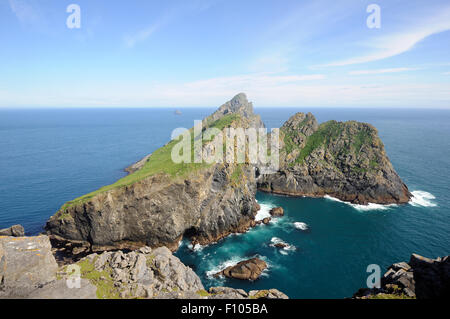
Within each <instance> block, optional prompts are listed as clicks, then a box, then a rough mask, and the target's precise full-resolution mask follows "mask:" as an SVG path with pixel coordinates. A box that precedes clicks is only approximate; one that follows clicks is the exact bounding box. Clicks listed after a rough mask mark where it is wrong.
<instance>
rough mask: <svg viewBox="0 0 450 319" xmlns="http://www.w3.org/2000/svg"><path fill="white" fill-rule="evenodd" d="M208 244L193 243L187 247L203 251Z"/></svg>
mask: <svg viewBox="0 0 450 319" xmlns="http://www.w3.org/2000/svg"><path fill="white" fill-rule="evenodd" d="M206 246H208V245H200V244H195V245H194V246H193V245H192V244H188V245H187V247H188V248H189V249H190V250H192V251H195V252H198V251H201V250H202V249H203V248H205V247H206Z"/></svg>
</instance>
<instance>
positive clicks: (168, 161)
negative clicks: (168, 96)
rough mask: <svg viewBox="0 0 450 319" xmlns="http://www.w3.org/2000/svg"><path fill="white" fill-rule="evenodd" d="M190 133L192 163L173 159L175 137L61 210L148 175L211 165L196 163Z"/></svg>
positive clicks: (225, 123) (218, 124) (226, 123)
mask: <svg viewBox="0 0 450 319" xmlns="http://www.w3.org/2000/svg"><path fill="white" fill-rule="evenodd" d="M240 120H241V116H240V115H239V114H227V115H224V116H223V117H221V118H219V119H218V120H216V121H214V122H213V123H211V124H207V125H206V127H205V128H204V129H206V128H217V129H219V130H223V129H224V128H226V127H230V126H232V125H233V124H234V123H238V122H239V121H240ZM189 133H190V135H191V157H192V163H175V162H173V161H172V158H171V154H172V148H173V147H174V146H175V145H176V143H178V139H177V138H175V139H173V140H171V141H170V142H169V143H167V144H166V145H164V146H162V147H160V148H159V149H157V150H156V151H155V152H153V153H152V155H151V156H150V157H149V158H148V159H147V161H146V162H145V163H144V165H143V166H142V167H141V168H140V169H138V170H137V171H135V172H133V173H131V174H129V175H127V176H125V177H123V178H121V179H119V180H118V181H117V182H115V183H113V184H110V185H107V186H103V187H101V188H99V189H97V190H95V191H93V192H91V193H88V194H86V195H83V196H80V197H78V198H76V199H74V200H71V201H68V202H67V203H65V204H64V205H63V206H62V207H61V208H60V211H64V210H66V209H67V208H69V207H71V206H73V205H78V204H83V203H85V202H87V201H89V200H90V199H91V198H93V197H94V196H95V195H97V194H100V193H104V192H107V191H109V190H111V189H114V188H119V187H126V186H129V185H131V184H134V183H136V182H139V181H141V180H143V179H145V178H147V177H150V176H153V175H155V174H167V175H169V176H171V177H172V178H177V177H181V178H182V177H185V176H187V175H189V174H190V173H192V172H194V171H196V170H198V169H201V168H205V167H208V166H210V164H207V163H194V161H193V157H194V139H195V137H194V130H193V128H191V129H190V130H189ZM207 142H208V141H203V144H204V143H207ZM64 216H65V215H64V213H63V212H62V213H61V214H60V217H61V218H64Z"/></svg>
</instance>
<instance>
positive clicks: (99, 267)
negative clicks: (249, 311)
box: [0, 236, 287, 299]
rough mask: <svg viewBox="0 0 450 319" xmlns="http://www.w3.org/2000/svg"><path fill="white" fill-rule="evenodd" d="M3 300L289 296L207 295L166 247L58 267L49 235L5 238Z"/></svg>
mask: <svg viewBox="0 0 450 319" xmlns="http://www.w3.org/2000/svg"><path fill="white" fill-rule="evenodd" d="M0 298H39V299H42V298H45V299H65V298H67V299H74V298H83V299H95V298H108V299H110V298H123V299H128V298H163V299H174V298H183V299H185V298H189V299H193V298H195V299H235V298H237V299H244V298H249V299H255V298H282V299H285V298H287V296H286V295H285V294H283V293H281V292H279V291H278V290H276V289H270V290H261V291H251V292H249V293H247V292H245V291H243V290H240V289H233V288H228V287H213V288H210V289H209V291H206V290H205V288H204V286H203V284H202V282H201V281H200V278H199V277H198V276H197V275H196V274H195V273H194V272H193V271H192V269H191V268H189V267H187V266H185V265H184V264H183V263H182V262H181V261H180V260H179V259H178V258H177V257H175V256H173V255H172V253H171V252H170V250H169V249H168V248H166V247H160V248H157V249H152V248H150V247H147V246H145V247H141V248H139V249H138V250H135V251H131V252H128V253H124V252H122V251H116V252H103V253H101V254H97V253H94V254H90V255H88V256H86V257H84V258H82V259H81V260H79V261H78V262H76V263H74V264H68V265H65V266H62V267H59V268H58V266H57V264H56V260H55V258H54V257H53V255H52V252H51V246H50V241H49V239H48V237H47V236H37V237H19V238H16V237H0Z"/></svg>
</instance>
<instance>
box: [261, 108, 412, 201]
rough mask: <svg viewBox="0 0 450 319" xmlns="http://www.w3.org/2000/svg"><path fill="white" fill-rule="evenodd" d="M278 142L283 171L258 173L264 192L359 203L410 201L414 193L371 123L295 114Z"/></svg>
mask: <svg viewBox="0 0 450 319" xmlns="http://www.w3.org/2000/svg"><path fill="white" fill-rule="evenodd" d="M280 140H281V141H280V144H281V150H280V170H279V171H278V172H277V173H276V174H269V175H262V176H260V177H259V178H258V188H259V189H260V190H263V191H267V192H273V193H277V194H285V195H292V196H324V195H330V196H333V197H336V198H339V199H341V200H344V201H348V202H352V203H357V204H368V203H379V204H391V203H406V202H408V201H409V199H410V197H411V194H410V193H409V191H408V188H407V187H406V185H405V184H404V183H403V182H402V180H401V179H400V177H399V176H398V175H397V173H396V172H395V170H394V168H393V167H392V164H391V163H390V161H389V158H388V157H387V155H386V152H385V150H384V146H383V143H382V142H381V140H380V138H379V137H378V132H377V130H376V129H375V128H374V127H373V126H372V125H370V124H366V123H359V122H355V121H349V122H336V121H329V122H326V123H322V124H321V125H319V124H318V123H317V121H316V119H315V117H314V116H313V115H312V114H311V113H308V114H304V113H297V114H295V115H294V116H292V117H291V118H290V119H289V120H288V121H286V123H284V125H283V126H282V127H281V129H280Z"/></svg>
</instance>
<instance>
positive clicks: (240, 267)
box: [215, 258, 267, 280]
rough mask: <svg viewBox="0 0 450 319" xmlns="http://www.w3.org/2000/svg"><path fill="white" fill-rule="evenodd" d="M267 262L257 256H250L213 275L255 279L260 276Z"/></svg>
mask: <svg viewBox="0 0 450 319" xmlns="http://www.w3.org/2000/svg"><path fill="white" fill-rule="evenodd" d="M266 268H267V264H266V262H265V261H264V260H261V259H259V258H252V259H248V260H244V261H241V262H239V263H238V264H236V265H234V266H230V267H227V268H225V269H224V270H222V271H221V272H219V273H217V274H216V275H215V276H222V275H223V276H225V277H228V278H234V279H241V280H256V279H258V278H259V276H261V274H262V272H263V271H264V269H266Z"/></svg>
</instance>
